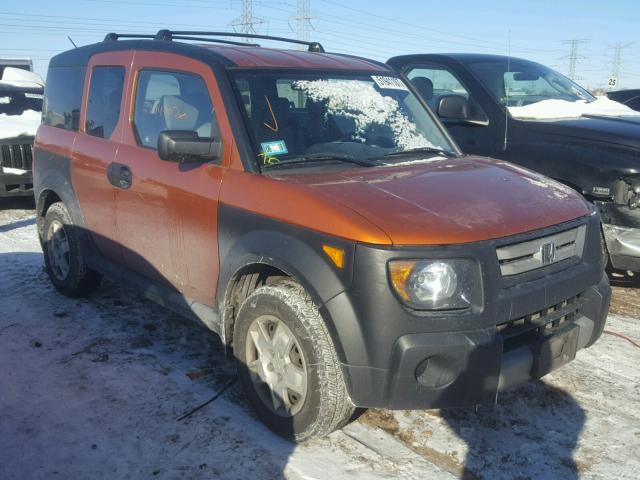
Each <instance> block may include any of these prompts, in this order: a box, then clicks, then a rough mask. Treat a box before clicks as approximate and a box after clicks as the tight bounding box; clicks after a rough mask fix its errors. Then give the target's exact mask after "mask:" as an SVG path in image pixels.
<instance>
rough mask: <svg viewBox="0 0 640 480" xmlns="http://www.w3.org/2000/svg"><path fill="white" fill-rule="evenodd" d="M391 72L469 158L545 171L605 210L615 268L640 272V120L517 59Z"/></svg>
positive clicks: (429, 59) (404, 61)
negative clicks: (491, 159) (486, 158)
mask: <svg viewBox="0 0 640 480" xmlns="http://www.w3.org/2000/svg"><path fill="white" fill-rule="evenodd" d="M387 63H388V64H390V65H392V66H393V67H395V68H396V69H397V70H399V71H400V72H401V73H402V74H404V75H405V76H406V77H408V78H409V79H410V80H411V81H412V83H413V85H414V86H415V88H416V90H417V91H418V92H419V93H420V95H421V96H422V98H423V99H424V100H425V102H426V103H427V104H428V105H429V106H430V107H431V109H432V110H433V111H434V112H435V113H436V114H437V115H438V117H439V118H440V120H442V121H443V122H444V123H445V125H446V126H447V127H448V129H449V132H450V133H451V134H452V136H453V137H454V138H455V140H456V141H457V142H458V144H459V145H460V147H461V148H462V150H463V151H465V152H466V153H471V154H477V155H486V156H491V157H495V158H500V159H504V160H507V161H509V162H513V163H516V164H520V165H522V166H524V167H527V168H530V169H532V170H537V171H539V172H541V173H543V174H545V175H546V176H548V177H551V178H554V179H556V180H558V181H560V182H562V183H564V184H566V185H568V186H570V187H572V188H574V189H576V190H578V191H579V192H581V193H582V194H583V195H584V196H585V197H586V198H587V199H589V200H590V201H592V202H593V203H595V204H596V205H598V207H599V209H600V212H601V215H602V220H603V232H604V236H605V239H606V245H607V249H608V253H609V260H610V262H611V265H610V266H611V267H612V268H613V269H614V270H619V271H622V272H624V273H628V274H631V275H633V273H634V272H640V208H638V207H639V206H640V112H635V111H633V110H632V109H630V108H629V107H627V106H625V105H623V104H621V103H618V102H615V101H613V100H610V99H608V98H596V97H594V96H592V95H591V94H590V93H589V92H587V91H586V90H585V89H583V88H582V87H580V86H579V85H578V84H576V83H575V82H573V81H571V80H569V79H568V78H566V77H565V76H563V75H561V74H560V73H558V72H555V71H553V70H551V69H549V68H547V67H545V66H544V65H540V64H538V63H534V62H531V61H528V60H522V59H517V58H513V57H506V56H498V55H480V54H418V55H406V56H400V57H394V58H391V59H390V60H388V62H387Z"/></svg>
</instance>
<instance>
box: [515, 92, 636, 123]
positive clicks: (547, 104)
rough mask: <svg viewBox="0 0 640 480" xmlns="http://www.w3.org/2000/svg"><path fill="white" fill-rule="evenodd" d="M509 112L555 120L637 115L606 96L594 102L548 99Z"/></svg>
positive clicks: (520, 116)
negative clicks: (592, 116)
mask: <svg viewBox="0 0 640 480" xmlns="http://www.w3.org/2000/svg"><path fill="white" fill-rule="evenodd" d="M509 113H510V114H511V115H512V116H514V117H515V118H521V119H525V120H526V119H535V120H553V119H560V118H578V117H583V116H585V115H597V116H604V117H637V116H640V112H636V111H635V110H632V109H631V108H629V107H627V106H626V105H624V104H622V103H619V102H616V101H614V100H610V99H608V98H606V97H601V98H597V99H596V100H595V101H593V102H586V101H584V100H579V101H576V102H570V101H567V100H558V99H548V100H542V101H540V102H536V103H532V104H530V105H525V106H523V107H509Z"/></svg>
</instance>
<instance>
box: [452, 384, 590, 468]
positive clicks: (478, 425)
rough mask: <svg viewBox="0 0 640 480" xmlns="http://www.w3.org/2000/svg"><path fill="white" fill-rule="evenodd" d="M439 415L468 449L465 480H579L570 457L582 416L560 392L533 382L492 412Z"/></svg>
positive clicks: (503, 398) (500, 401)
mask: <svg viewBox="0 0 640 480" xmlns="http://www.w3.org/2000/svg"><path fill="white" fill-rule="evenodd" d="M440 413H441V415H442V418H443V419H444V420H445V422H446V423H447V425H448V426H449V427H450V428H451V430H453V431H454V432H455V434H456V435H457V436H458V437H459V438H460V439H461V440H463V441H464V443H465V444H466V446H467V453H466V457H465V460H464V465H463V470H462V473H461V476H460V478H462V479H464V480H470V479H491V480H494V479H514V478H518V479H534V478H535V479H538V478H539V479H552V478H553V479H555V478H562V479H568V480H570V479H578V478H579V477H580V465H579V464H577V463H576V461H575V460H574V459H573V455H574V451H575V449H576V446H577V444H578V441H579V439H580V433H581V431H582V428H583V426H584V423H585V419H586V414H585V411H584V410H583V408H582V407H581V406H580V405H579V404H578V403H577V402H576V400H575V399H574V398H573V397H572V396H571V394H569V393H568V392H566V391H564V390H562V389H559V388H556V387H554V386H552V385H549V384H547V383H545V382H544V381H541V380H534V381H530V382H528V383H526V384H524V385H522V386H520V387H518V388H515V389H512V390H507V391H506V392H504V393H503V394H502V395H500V396H499V398H498V402H497V404H496V405H495V406H493V407H489V406H485V407H478V408H477V409H475V410H474V409H452V410H442V411H441V412H440Z"/></svg>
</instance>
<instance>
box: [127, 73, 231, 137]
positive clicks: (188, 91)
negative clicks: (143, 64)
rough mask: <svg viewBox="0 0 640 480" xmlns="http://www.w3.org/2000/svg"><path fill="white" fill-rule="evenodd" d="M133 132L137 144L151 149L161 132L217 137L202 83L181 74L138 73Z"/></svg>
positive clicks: (206, 94) (205, 90)
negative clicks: (169, 131)
mask: <svg viewBox="0 0 640 480" xmlns="http://www.w3.org/2000/svg"><path fill="white" fill-rule="evenodd" d="M134 129H135V133H136V137H137V141H138V144H139V145H141V146H144V147H148V148H154V149H155V148H157V145H158V137H159V135H160V132H162V131H165V130H189V131H195V132H196V133H197V134H198V136H199V137H201V138H216V139H219V137H220V135H219V131H218V126H217V122H216V119H215V114H214V111H213V104H212V103H211V97H210V96H209V91H208V90H207V86H206V84H205V82H204V80H203V79H202V77H200V76H198V75H193V74H188V73H182V72H170V71H159V70H141V71H140V74H139V76H138V86H137V90H136V100H135V112H134Z"/></svg>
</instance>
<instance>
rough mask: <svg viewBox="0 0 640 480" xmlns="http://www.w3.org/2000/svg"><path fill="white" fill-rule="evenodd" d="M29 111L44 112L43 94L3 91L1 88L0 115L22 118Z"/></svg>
mask: <svg viewBox="0 0 640 480" xmlns="http://www.w3.org/2000/svg"><path fill="white" fill-rule="evenodd" d="M29 110H31V111H33V112H38V113H39V112H41V111H42V93H35V92H34V93H31V92H24V91H20V90H18V89H11V90H3V89H2V87H0V115H7V116H10V117H11V116H21V115H23V114H24V113H25V112H28V111H29Z"/></svg>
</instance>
